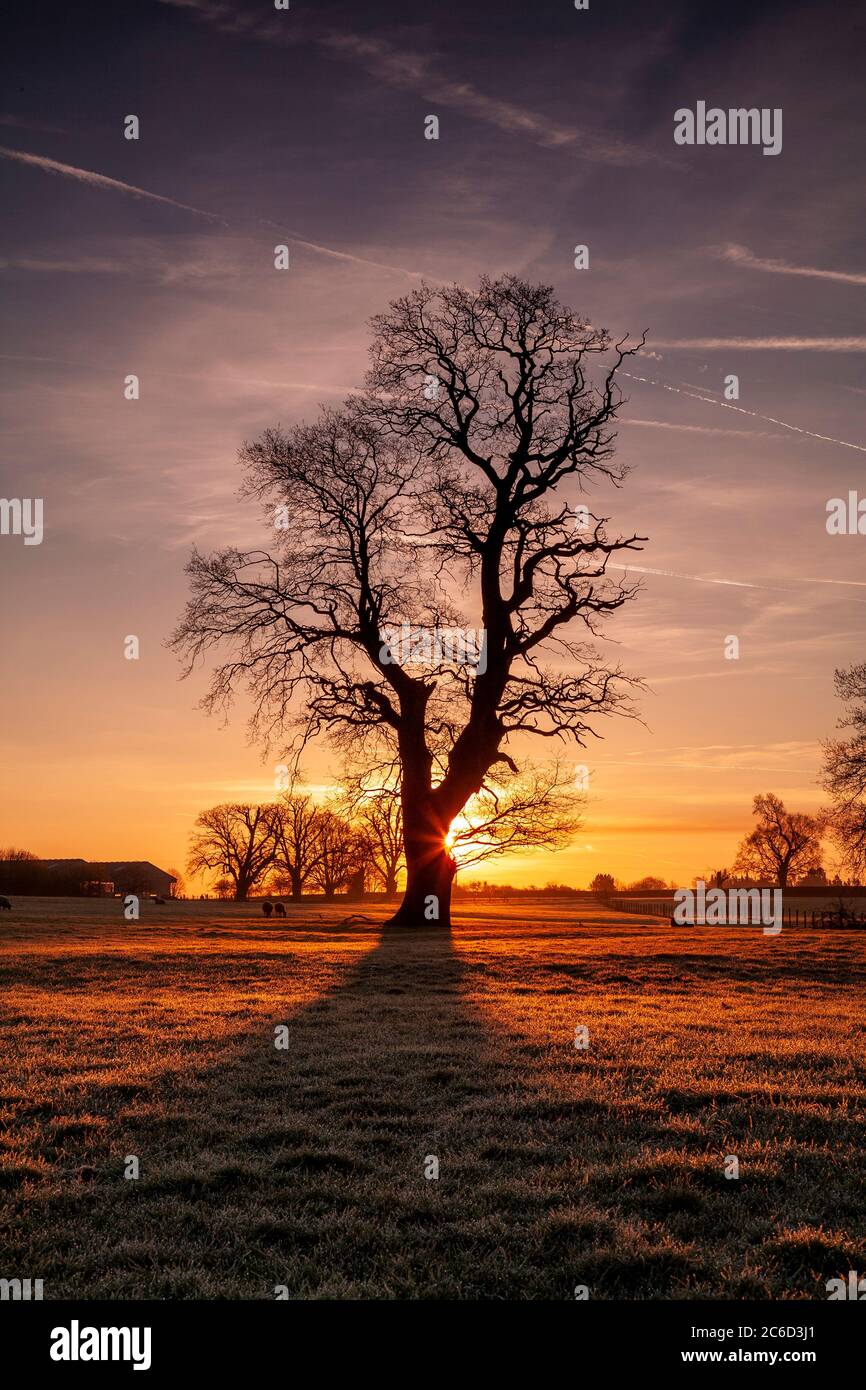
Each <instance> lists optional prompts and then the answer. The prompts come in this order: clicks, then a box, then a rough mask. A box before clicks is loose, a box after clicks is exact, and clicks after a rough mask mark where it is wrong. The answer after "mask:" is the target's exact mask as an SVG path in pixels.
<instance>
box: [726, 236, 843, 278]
mask: <svg viewBox="0 0 866 1390" xmlns="http://www.w3.org/2000/svg"><path fill="white" fill-rule="evenodd" d="M710 251H711V254H712V255H715V256H718V257H719V258H720V259H721V260H723V261H730V262H732V263H733V264H734V265H741V266H745V267H746V269H748V270H765V271H769V273H770V274H771V275H805V276H807V277H808V278H809V279H812V280H838V281H840V282H841V283H842V284H845V285H866V273H861V272H849V271H845V270H822V269H821V268H820V267H818V266H812V265H792V264H791V262H790V261H783V260H779V259H771V258H768V257H765V256H756V255H754V253H753V252H752V251H750V250H749V248H748V247H747V246H738V245H737V244H736V243H735V242H729V243H728V244H727V245H726V246H713V247H711V248H710Z"/></svg>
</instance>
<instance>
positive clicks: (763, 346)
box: [657, 338, 866, 352]
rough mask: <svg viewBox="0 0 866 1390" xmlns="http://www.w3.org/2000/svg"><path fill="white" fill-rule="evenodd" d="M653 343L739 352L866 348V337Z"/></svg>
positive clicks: (820, 350) (693, 340) (846, 350)
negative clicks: (733, 349)
mask: <svg viewBox="0 0 866 1390" xmlns="http://www.w3.org/2000/svg"><path fill="white" fill-rule="evenodd" d="M657 346H658V347H663V348H694V349H695V350H698V349H700V351H701V352H714V351H715V350H716V349H717V348H719V349H725V350H727V349H728V348H735V349H737V350H739V351H742V352H766V351H773V352H866V338H662V339H659V340H658V342H657Z"/></svg>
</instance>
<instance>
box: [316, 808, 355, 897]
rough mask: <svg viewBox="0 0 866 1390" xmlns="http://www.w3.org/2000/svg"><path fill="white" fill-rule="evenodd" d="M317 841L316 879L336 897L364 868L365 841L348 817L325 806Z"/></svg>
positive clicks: (329, 893)
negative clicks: (363, 850)
mask: <svg viewBox="0 0 866 1390" xmlns="http://www.w3.org/2000/svg"><path fill="white" fill-rule="evenodd" d="M318 844H319V853H318V857H317V859H316V862H315V864H314V866H313V871H312V878H313V882H314V883H315V884H316V886H317V887H318V888H321V890H322V892H323V893H324V895H325V897H326V898H333V896H334V894H335V893H336V891H337V889H338V888H345V887H346V886H347V885H348V883H349V880H350V878H351V877H352V875H353V874H355V873H357V871H358V869H360V868H362V867H363V862H364V861H363V854H362V842H361V841H360V840H359V837H358V835H357V833H356V831H355V830H354V828H353V827H352V826H351V825H350V824H349V822H348V821H347V820H345V819H344V818H343V817H342V816H339V815H337V813H336V812H335V811H332V810H330V809H328V808H326V809H325V810H323V811H320V812H319V826H318Z"/></svg>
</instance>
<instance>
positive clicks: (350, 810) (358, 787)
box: [341, 768, 406, 898]
mask: <svg viewBox="0 0 866 1390" xmlns="http://www.w3.org/2000/svg"><path fill="white" fill-rule="evenodd" d="M341 780H342V784H343V794H342V797H341V804H342V806H343V807H344V808H345V813H346V816H347V818H348V819H349V820H350V821H351V823H352V825H353V826H354V827H355V830H356V832H357V834H358V835H359V836H360V838H361V839H362V840H363V842H364V847H365V851H366V862H367V866H368V867H369V869H370V870H371V871H372V874H373V878H374V880H376V881H377V882H378V883H379V884H380V885H381V887H382V889H383V891H384V893H385V894H386V896H387V897H389V898H392V897H394V896H395V895H396V893H397V885H398V881H399V877H400V874H401V872H402V871H403V869H404V868H405V865H406V861H405V858H404V854H403V810H402V806H401V804H400V788H399V785H398V784H396V783H395V782H394V781H393V779H392V780H391V782H390V784H389V783H388V782H384V783H381V782H380V780H379V779H378V778H377V777H376V776H375V774H372V773H369V772H367V773H360V774H359V773H357V772H354V773H353V772H350V771H349V770H348V768H347V769H345V770H344V772H343V776H342V779H341Z"/></svg>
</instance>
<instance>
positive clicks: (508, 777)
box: [448, 763, 581, 868]
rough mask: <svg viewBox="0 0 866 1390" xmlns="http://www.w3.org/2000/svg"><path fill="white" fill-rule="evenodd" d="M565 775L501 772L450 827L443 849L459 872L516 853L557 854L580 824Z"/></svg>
mask: <svg viewBox="0 0 866 1390" xmlns="http://www.w3.org/2000/svg"><path fill="white" fill-rule="evenodd" d="M580 808H581V802H580V799H579V797H578V796H577V794H576V793H575V790H574V776H573V773H572V772H571V770H570V769H569V770H565V769H563V768H562V767H561V766H560V765H559V764H558V763H554V764H552V765H545V766H540V767H538V766H536V767H530V768H527V769H526V771H524V772H514V773H512V772H511V770H510V769H509V768H507V767H505V768H503V769H502V770H501V771H499V772H498V773H497V775H496V776H495V777H494V776H492V775H490V774H488V776H487V777H486V778H485V781H484V785H483V786H482V787H481V790H480V791H479V792H477V793H476V795H475V796H473V797H471V798H470V800H469V801H468V803H467V805H466V807H465V809H464V810H463V811H462V812H461V813H460V815H459V816H458V817H457V818H456V819H455V820H454V821H453V822H452V825H451V830H450V832H449V834H448V844H449V845H450V847H451V849H452V850H454V851H455V852H456V857H457V859H458V861H459V864H460V867H461V868H466V867H468V866H469V865H470V864H478V863H480V862H481V860H483V859H492V858H496V857H498V856H500V855H503V854H508V853H510V852H511V851H513V850H516V849H529V848H533V849H548V850H553V849H557V848H558V847H559V846H560V845H563V844H566V843H567V842H568V841H569V840H570V839H571V838H572V836H573V835H574V834H575V832H576V831H577V829H578V827H579V825H580V814H579V812H580Z"/></svg>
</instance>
